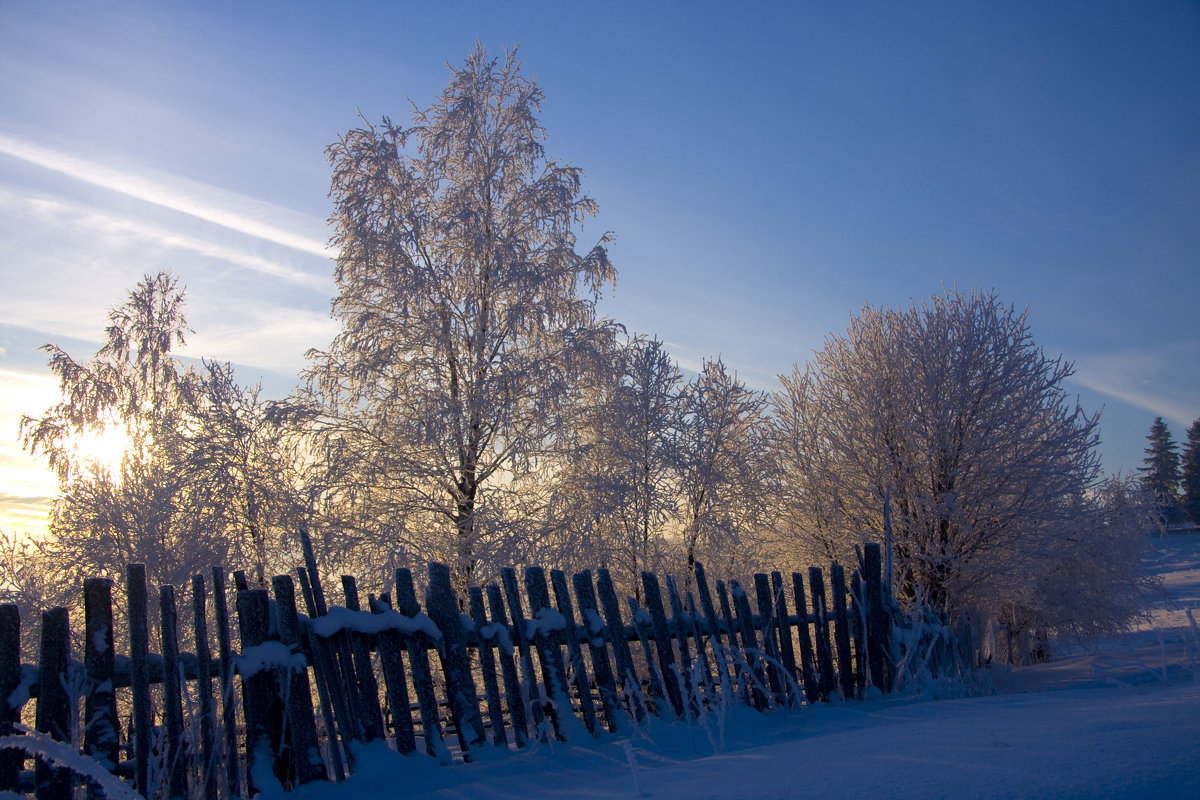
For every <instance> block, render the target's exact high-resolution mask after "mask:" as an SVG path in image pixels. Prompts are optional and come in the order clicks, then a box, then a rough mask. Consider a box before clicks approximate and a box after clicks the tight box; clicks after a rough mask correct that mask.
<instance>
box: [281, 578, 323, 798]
mask: <svg viewBox="0 0 1200 800" xmlns="http://www.w3.org/2000/svg"><path fill="white" fill-rule="evenodd" d="M271 588H272V590H273V591H274V592H275V608H276V609H277V611H278V615H279V641H280V642H281V643H283V644H284V645H286V647H287V649H288V652H289V653H292V654H294V655H295V654H301V655H302V653H303V651H302V648H301V646H300V616H299V614H297V613H296V586H295V584H294V583H292V578H291V576H290V575H276V576H274V577H273V578H271ZM283 702H284V709H285V711H284V714H285V717H284V720H283V748H284V752H285V753H290V754H291V770H290V771H289V772H288V773H287V774H286V775H284V785H285V786H286V785H288V784H291V785H292V786H296V785H298V784H304V783H312V782H313V781H315V780H320V779H321V778H324V777H325V763H324V761H322V760H321V748H320V745H319V743H318V741H317V724H316V719H315V714H314V713H313V704H312V687H311V685H310V684H309V682H308V669H307V668H306V667H300V666H289V668H288V669H287V671H286V672H285V673H284V686H283ZM336 744H337V743H336V742H334V741H332V740H331V745H332V746H336Z"/></svg>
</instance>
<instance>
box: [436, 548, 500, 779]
mask: <svg viewBox="0 0 1200 800" xmlns="http://www.w3.org/2000/svg"><path fill="white" fill-rule="evenodd" d="M425 605H426V608H427V613H428V614H429V617H430V619H432V620H433V624H434V625H436V626H437V627H438V630H440V631H441V632H442V651H441V657H442V671H443V672H444V674H445V676H446V695H447V699H448V700H449V701H450V713H451V714H452V715H453V718H454V725H455V727H456V728H457V729H458V741H459V744H460V745H461V746H462V754H463V760H464V761H470V760H471V751H472V750H474V749H476V748H478V747H479V746H480V745H482V744H483V743H484V741H485V740H486V737H485V735H484V732H483V720H482V719H481V718H480V716H479V695H478V694H477V693H476V691H475V681H474V680H473V679H472V678H471V660H470V658H469V657H468V655H467V645H466V632H465V631H464V629H463V624H462V617H460V616H459V615H458V614H459V612H458V598H457V597H455V596H454V587H453V586H451V584H450V567H448V566H446V565H445V564H437V563H431V564H430V565H429V588H428V592H427V594H426V601H425Z"/></svg>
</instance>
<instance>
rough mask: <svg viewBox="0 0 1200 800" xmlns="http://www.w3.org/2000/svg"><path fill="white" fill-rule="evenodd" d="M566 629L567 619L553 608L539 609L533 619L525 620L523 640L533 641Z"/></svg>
mask: <svg viewBox="0 0 1200 800" xmlns="http://www.w3.org/2000/svg"><path fill="white" fill-rule="evenodd" d="M566 629H567V618H566V617H564V616H563V615H562V614H561V613H560V612H559V611H558V610H556V609H553V608H539V609H538V612H537V613H536V614H534V617H533V619H527V620H525V638H526V639H535V638H537V637H538V636H544V635H546V634H549V633H553V632H555V631H565V630H566Z"/></svg>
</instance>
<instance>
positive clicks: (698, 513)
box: [679, 358, 773, 584]
mask: <svg viewBox="0 0 1200 800" xmlns="http://www.w3.org/2000/svg"><path fill="white" fill-rule="evenodd" d="M766 408H767V399H766V397H765V396H764V395H763V394H762V393H760V392H756V391H753V390H751V389H750V388H748V387H747V386H746V385H745V383H743V382H742V381H741V380H739V379H738V377H737V374H736V373H731V372H730V371H729V370H728V369H726V367H725V364H724V363H723V362H722V361H721V359H720V358H716V359H713V360H706V361H705V362H704V364H703V365H702V366H701V368H700V374H699V375H697V376H696V379H695V380H693V381H692V382H691V383H689V384H688V386H687V388H686V390H685V391H684V394H683V418H682V420H681V433H680V450H681V453H680V467H679V471H680V496H681V504H680V505H681V513H682V542H681V543H682V548H683V556H684V562H685V569H684V575H685V576H686V577H685V580H686V581H687V582H689V584H690V580H691V575H692V574H693V573H694V570H695V564H696V560H697V557H698V554H700V553H701V552H702V551H704V550H707V551H708V552H709V553H712V554H714V555H716V554H720V556H721V558H720V562H721V566H722V567H723V568H724V569H726V570H727V571H733V570H734V569H735V566H736V562H737V561H738V555H743V556H744V555H745V554H746V552H747V548H744V545H747V544H749V542H748V541H747V536H748V535H749V534H752V533H756V532H757V531H758V529H759V527H760V526H762V525H765V524H766V516H765V511H766V508H767V499H768V498H767V494H768V491H769V486H770V484H771V479H772V474H773V469H772V462H771V460H770V459H769V457H768V453H767V449H766V446H765V441H766V422H767V420H766ZM743 566H744V565H743ZM745 571H746V570H742V569H738V570H737V571H736V573H737V574H743V573H744V572H745Z"/></svg>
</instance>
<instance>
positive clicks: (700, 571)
mask: <svg viewBox="0 0 1200 800" xmlns="http://www.w3.org/2000/svg"><path fill="white" fill-rule="evenodd" d="M696 589H697V590H698V591H699V592H700V607H701V609H703V611H704V628H705V630H706V631H707V633H708V639H709V646H710V647H711V648H712V652H713V661H714V662H715V666H716V670H717V682H718V683H719V684H720V685H721V686H722V687H723V686H725V685H726V683H727V682H728V680H729V669H728V667H729V664H728V661H729V659H728V654H729V651H728V649H727V648H726V646H725V643H724V642H723V641H722V639H721V622H720V620H719V619H718V618H717V611H716V609H715V608H714V607H713V600H712V593H711V592H709V590H708V577H707V576H706V575H705V574H704V566H703V565H701V563H700V562H699V561H697V562H696ZM693 613H695V612H693Z"/></svg>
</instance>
